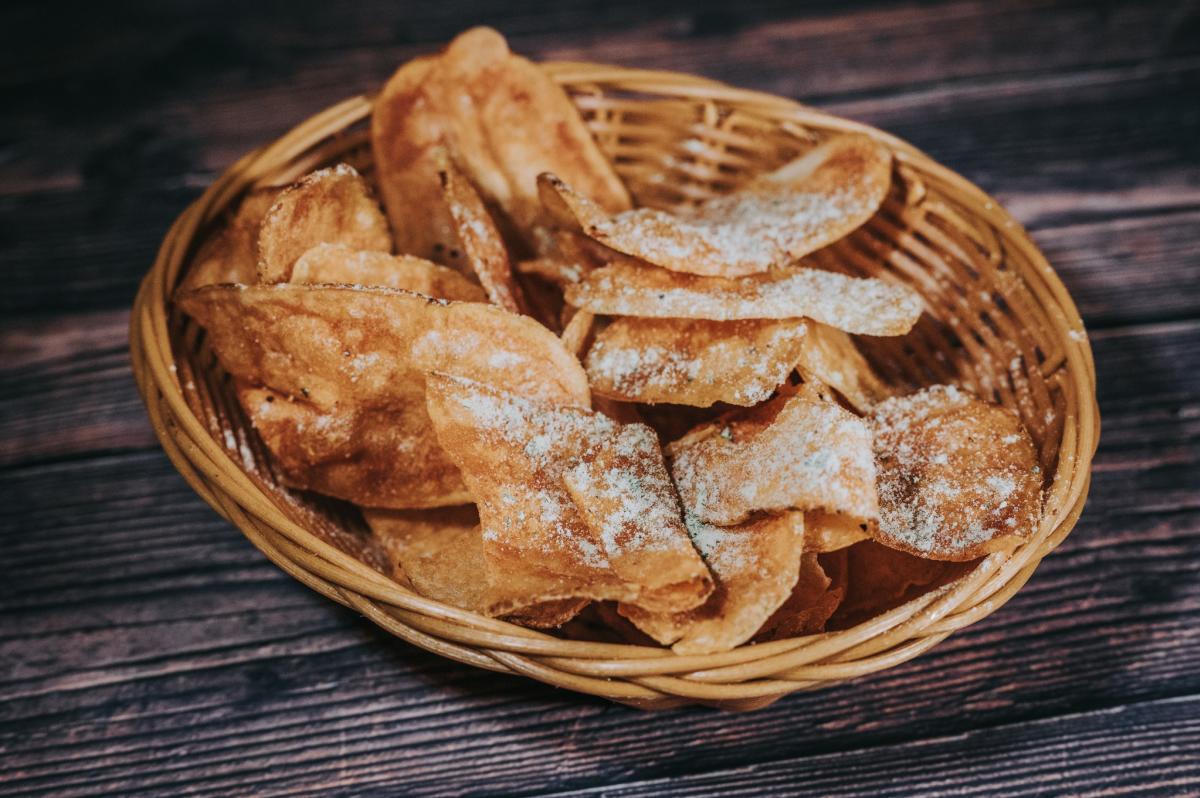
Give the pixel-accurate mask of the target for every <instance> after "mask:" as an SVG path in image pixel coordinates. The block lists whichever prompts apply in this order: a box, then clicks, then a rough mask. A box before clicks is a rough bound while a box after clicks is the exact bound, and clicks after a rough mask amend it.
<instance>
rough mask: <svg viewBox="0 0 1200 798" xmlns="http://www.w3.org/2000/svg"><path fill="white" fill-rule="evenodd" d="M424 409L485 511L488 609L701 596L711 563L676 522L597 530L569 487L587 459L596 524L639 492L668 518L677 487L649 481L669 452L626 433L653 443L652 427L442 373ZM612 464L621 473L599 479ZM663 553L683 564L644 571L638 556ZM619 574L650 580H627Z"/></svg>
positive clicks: (580, 483)
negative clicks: (692, 548) (490, 581)
mask: <svg viewBox="0 0 1200 798" xmlns="http://www.w3.org/2000/svg"><path fill="white" fill-rule="evenodd" d="M428 405H429V415H430V417H431V418H432V419H433V423H434V427H435V429H436V430H437V434H438V439H439V440H440V441H441V443H442V446H443V448H445V450H446V451H447V452H448V453H449V454H450V456H451V457H452V458H453V460H454V461H455V463H456V464H457V465H458V467H459V468H460V470H461V471H462V474H463V479H464V481H465V482H466V483H467V486H468V487H469V489H470V491H471V495H472V496H473V497H474V498H475V501H476V503H477V504H478V506H479V516H480V519H481V521H482V525H483V530H484V532H483V547H484V556H485V558H486V559H487V563H488V568H489V573H491V574H493V575H494V576H495V577H496V581H495V583H494V585H493V588H494V600H493V603H492V605H491V607H490V608H489V612H491V613H492V614H508V613H512V612H515V611H517V610H520V609H521V608H522V607H526V606H529V605H532V604H537V603H541V602H545V601H550V600H561V599H572V598H574V599H578V598H586V599H595V600H604V599H612V600H620V601H628V602H632V603H635V604H638V605H641V604H642V603H643V602H645V603H646V604H647V605H649V606H653V607H656V608H659V607H662V606H663V605H664V604H670V603H672V602H677V603H674V604H673V606H675V607H676V608H679V609H682V608H686V607H690V606H694V605H695V603H696V602H697V601H702V600H703V599H704V595H706V593H705V592H704V591H703V590H702V588H703V584H702V579H703V564H702V563H700V562H699V559H698V558H696V557H695V554H694V553H693V554H692V557H693V558H694V563H693V564H691V565H689V564H688V563H687V561H686V560H687V558H686V551H687V545H688V544H687V540H686V533H685V531H684V530H683V528H682V526H681V525H679V524H678V522H676V525H675V526H674V527H672V526H663V525H659V526H656V527H650V526H648V525H646V524H641V523H639V520H638V519H634V518H628V517H621V518H617V519H611V520H605V521H604V523H602V524H600V525H599V526H598V528H593V527H592V526H591V525H590V524H589V523H588V521H587V519H586V517H585V515H584V514H583V513H581V512H580V509H579V506H578V505H577V504H576V503H575V502H574V501H573V500H572V498H571V496H570V494H569V493H568V490H567V487H566V485H565V484H564V476H565V475H566V474H567V472H568V471H570V470H571V469H573V468H576V467H577V466H579V464H580V463H583V464H584V466H583V468H582V469H579V470H578V471H576V472H573V473H572V477H571V479H572V482H573V483H574V489H575V490H576V492H577V493H579V494H580V495H583V494H587V495H588V496H590V497H591V498H590V500H589V501H587V502H586V505H585V506H586V507H587V511H586V512H587V514H588V517H592V518H593V520H595V519H596V518H597V517H598V516H597V514H598V513H602V512H603V510H602V509H601V508H603V507H608V506H612V503H613V502H614V501H618V500H619V499H620V497H622V496H627V495H631V492H632V491H638V490H640V491H642V493H641V494H640V495H639V499H638V500H639V502H640V503H641V504H640V506H641V510H642V513H643V514H644V515H645V516H646V517H647V518H652V519H654V520H655V522H664V519H669V518H670V517H671V515H672V513H674V512H677V505H675V504H674V502H675V501H676V500H675V498H674V496H673V494H672V493H671V492H670V482H669V481H668V480H665V479H658V480H655V479H651V478H650V475H651V474H652V473H653V471H654V470H655V468H654V463H653V459H654V458H656V457H661V454H659V453H658V452H656V451H653V450H652V449H650V448H649V447H648V446H645V445H643V444H641V443H639V444H638V445H636V446H635V445H632V444H631V443H630V440H631V438H630V437H629V436H635V437H633V438H632V440H635V441H636V440H637V437H636V436H638V435H643V436H649V439H650V440H652V439H653V435H652V433H650V431H649V430H646V431H645V432H644V433H643V432H639V431H637V430H633V431H630V428H628V427H624V428H623V427H620V426H619V425H618V424H616V423H615V422H613V421H612V420H610V419H608V418H607V417H605V416H603V415H601V414H600V413H594V412H592V411H590V410H586V409H583V408H578V407H567V406H561V405H552V404H547V403H545V402H538V401H534V400H530V399H523V398H521V397H519V396H516V395H514V394H511V393H506V392H504V391H499V390H496V389H493V388H490V387H488V386H486V385H483V384H482V383H479V382H476V381H474V380H470V379H465V378H462V377H452V376H449V375H446V374H441V373H433V374H430V375H429V378H428ZM606 464H607V465H609V466H611V467H615V469H616V470H615V472H614V471H612V470H611V469H610V470H609V471H608V472H607V473H605V474H604V475H602V476H601V475H600V471H604V470H605V465H606ZM593 482H594V483H596V484H595V485H593V484H592V483H593ZM593 490H594V492H593ZM672 537H678V538H682V539H681V540H674V541H673V540H671V538H672ZM659 551H665V552H668V553H670V556H674V557H679V558H681V559H682V560H683V562H681V563H677V564H676V565H675V566H674V567H673V568H672V569H671V571H670V572H669V573H663V574H648V573H646V570H645V567H644V565H639V562H638V560H639V558H641V557H643V556H646V557H649V558H652V560H653V561H654V562H661V561H662V560H663V559H664V557H665V556H666V555H659V554H657V553H656V552H659ZM618 564H619V565H620V570H619V569H618V568H617V567H616V566H617V565H618ZM622 571H624V574H628V575H630V576H636V577H637V578H639V579H641V578H645V579H647V580H648V581H647V582H645V583H643V582H635V581H631V580H630V579H627V578H625V576H624V575H623V573H622ZM676 580H681V581H678V582H677V581H676Z"/></svg>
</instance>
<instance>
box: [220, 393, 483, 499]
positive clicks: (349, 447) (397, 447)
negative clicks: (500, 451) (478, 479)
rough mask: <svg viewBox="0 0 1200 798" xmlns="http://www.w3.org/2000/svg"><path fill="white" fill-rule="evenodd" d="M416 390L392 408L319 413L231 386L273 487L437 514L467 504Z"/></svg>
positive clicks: (347, 407) (348, 406)
mask: <svg viewBox="0 0 1200 798" xmlns="http://www.w3.org/2000/svg"><path fill="white" fill-rule="evenodd" d="M419 387H420V386H419V383H418V384H417V386H416V390H415V391H414V395H413V396H412V397H411V398H409V399H408V404H407V405H405V406H403V407H400V408H397V409H390V408H389V409H380V408H370V409H366V408H360V407H355V406H354V405H353V404H352V403H343V404H339V405H337V406H335V407H331V408H322V407H319V406H317V405H315V404H313V403H311V402H307V401H304V400H303V399H293V398H291V397H289V396H287V395H286V394H283V393H279V392H277V391H272V390H270V389H269V388H258V387H254V386H252V385H248V384H246V383H244V382H241V381H239V383H238V386H237V396H238V401H239V402H240V403H241V405H242V408H243V409H244V410H245V412H246V415H247V417H248V418H249V419H250V422H251V423H252V424H253V425H254V428H255V430H257V431H258V434H259V437H261V438H262V440H263V443H264V444H266V447H267V450H268V451H269V452H270V453H271V457H272V459H273V460H274V462H275V465H276V466H277V467H278V468H279V471H280V477H281V481H282V482H283V483H284V484H286V485H288V486H289V487H293V488H299V489H301V490H312V491H317V492H318V493H323V494H325V495H327V496H337V497H340V498H345V499H350V500H352V501H356V502H360V503H366V504H375V505H387V506H399V507H438V506H443V505H454V504H463V503H464V502H469V501H471V494H470V493H468V492H467V489H466V487H465V486H464V485H463V483H462V478H461V477H460V476H459V474H458V469H457V468H456V467H455V466H454V464H453V463H452V462H450V460H449V459H448V458H447V457H446V455H445V453H444V452H443V451H442V448H441V445H440V444H439V443H438V441H437V436H436V435H435V434H434V432H433V427H432V426H431V425H430V423H429V418H428V416H427V414H426V413H425V411H424V407H423V402H422V399H423V397H422V396H421V393H420V391H419Z"/></svg>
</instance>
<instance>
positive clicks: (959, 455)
mask: <svg viewBox="0 0 1200 798" xmlns="http://www.w3.org/2000/svg"><path fill="white" fill-rule="evenodd" d="M872 427H873V430H874V434H875V460H876V465H877V468H878V470H879V505H880V518H879V531H878V536H877V537H876V540H878V541H879V542H881V543H884V544H886V545H888V546H891V547H893V548H897V549H901V550H903V551H907V552H910V553H912V554H916V555H918V556H920V557H927V558H929V559H934V560H951V561H958V562H961V561H964V560H972V559H975V558H976V557H979V556H982V555H984V554H987V553H989V552H993V551H1000V550H1003V549H1007V548H1011V547H1012V546H1014V545H1016V544H1017V543H1019V542H1020V541H1021V540H1022V539H1024V538H1027V537H1029V536H1030V535H1032V534H1033V532H1034V531H1035V529H1036V528H1037V524H1038V520H1039V518H1040V515H1041V474H1040V473H1039V468H1038V465H1037V463H1038V459H1037V452H1036V450H1035V448H1034V445H1033V441H1032V440H1030V438H1029V433H1028V432H1026V431H1025V428H1024V427H1023V426H1022V425H1021V420H1020V418H1019V417H1018V416H1017V414H1016V413H1013V412H1012V411H1010V410H1006V409H1005V408H1002V407H1000V406H998V405H991V404H987V403H985V402H982V401H980V400H978V399H976V398H975V397H973V396H971V395H970V394H968V393H966V392H965V391H961V390H959V389H958V388H955V387H953V386H946V385H938V386H934V387H932V388H927V389H925V390H923V391H919V392H917V393H915V394H912V395H910V396H904V397H900V398H896V399H889V400H888V401H886V402H883V403H882V404H880V405H879V406H878V407H877V408H876V409H875V414H874V417H873V424H872Z"/></svg>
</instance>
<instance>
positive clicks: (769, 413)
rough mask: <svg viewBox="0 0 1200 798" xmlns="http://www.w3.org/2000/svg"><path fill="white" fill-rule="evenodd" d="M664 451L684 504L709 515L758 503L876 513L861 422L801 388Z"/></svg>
mask: <svg viewBox="0 0 1200 798" xmlns="http://www.w3.org/2000/svg"><path fill="white" fill-rule="evenodd" d="M666 451H667V455H668V456H669V457H670V458H671V474H672V476H673V477H674V480H675V485H676V486H677V487H678V489H679V496H680V498H681V499H682V500H683V507H684V510H685V511H686V512H690V513H693V514H694V515H695V516H696V517H697V518H699V519H700V520H702V521H707V522H708V523H713V524H723V525H728V524H736V523H738V522H739V521H741V520H743V519H745V518H746V517H747V516H749V515H750V514H751V513H754V512H758V511H765V512H780V511H783V510H817V509H820V510H826V511H828V512H834V513H845V514H847V515H850V516H852V517H854V518H858V519H861V520H868V521H869V520H871V519H874V518H875V516H876V514H877V513H878V505H877V502H876V497H875V463H874V461H873V459H872V456H871V433H870V430H869V428H868V427H867V424H866V422H865V421H863V419H861V418H858V417H857V416H855V415H854V414H853V413H850V412H849V411H848V410H845V409H843V408H842V407H840V406H838V405H836V404H834V403H831V402H824V401H821V400H819V399H816V398H814V397H812V396H810V395H808V394H806V393H800V394H796V395H792V396H786V395H781V396H779V397H776V398H775V399H772V400H771V401H770V402H768V403H766V404H764V405H760V406H758V407H755V408H751V409H750V410H747V411H743V412H741V413H739V414H736V415H734V416H732V417H727V418H724V419H718V420H717V421H716V422H714V423H711V424H707V425H705V426H703V427H700V428H697V429H696V430H693V431H692V432H689V433H688V434H687V435H685V436H684V437H683V438H681V439H680V440H678V441H676V442H674V443H672V444H671V445H669V446H668V447H667V450H666Z"/></svg>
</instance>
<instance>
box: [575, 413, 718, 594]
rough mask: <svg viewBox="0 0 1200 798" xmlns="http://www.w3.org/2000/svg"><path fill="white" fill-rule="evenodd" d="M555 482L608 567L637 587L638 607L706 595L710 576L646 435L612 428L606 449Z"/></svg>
mask: <svg viewBox="0 0 1200 798" xmlns="http://www.w3.org/2000/svg"><path fill="white" fill-rule="evenodd" d="M563 482H564V483H565V485H566V487H567V493H568V494H570V496H571V500H572V501H574V502H575V507H576V508H577V509H578V510H579V512H580V514H581V515H582V516H583V520H584V521H585V522H586V523H587V525H588V526H590V527H591V528H592V531H593V532H595V533H596V534H598V535H599V536H600V540H601V542H603V544H604V551H605V553H606V554H608V558H609V561H610V562H611V563H612V567H613V570H614V571H616V573H617V575H618V576H620V577H621V578H622V579H624V580H626V581H628V582H632V583H634V584H637V585H641V586H642V590H643V594H642V597H641V599H640V600H639V601H638V605H639V606H641V607H642V608H644V609H647V610H661V611H672V610H679V609H686V608H690V607H695V606H698V605H700V604H702V603H703V602H704V600H705V599H706V598H708V594H709V593H711V592H712V587H713V585H712V578H711V577H710V576H709V573H708V568H706V567H705V565H704V562H703V561H702V560H701V559H700V556H699V555H698V554H697V553H696V550H695V548H693V546H692V543H691V540H690V539H689V538H688V532H687V529H686V528H685V527H684V525H683V511H682V509H681V508H680V506H679V499H678V497H677V496H676V493H675V486H674V485H672V484H671V478H670V477H669V476H668V475H667V467H666V464H665V463H664V462H663V455H662V449H661V448H660V447H659V445H658V438H657V437H656V436H655V434H654V430H652V429H650V428H649V427H647V426H646V425H645V424H628V425H624V426H621V427H619V428H618V429H617V432H616V439H615V441H614V443H613V445H610V446H605V447H602V448H600V449H598V450H596V451H595V452H588V453H585V454H584V455H583V459H582V460H580V462H579V463H578V464H576V465H575V466H573V467H571V468H569V469H567V470H566V471H565V472H564V473H563Z"/></svg>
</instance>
